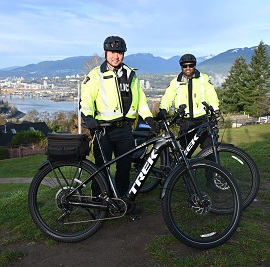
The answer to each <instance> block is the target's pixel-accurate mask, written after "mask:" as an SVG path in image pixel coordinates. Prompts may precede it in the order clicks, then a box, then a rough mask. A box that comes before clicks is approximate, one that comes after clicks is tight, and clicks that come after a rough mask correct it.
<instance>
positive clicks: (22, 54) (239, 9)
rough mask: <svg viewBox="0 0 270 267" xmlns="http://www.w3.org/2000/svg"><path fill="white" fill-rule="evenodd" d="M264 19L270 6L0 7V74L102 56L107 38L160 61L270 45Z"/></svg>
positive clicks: (73, 0) (211, 2) (89, 0)
mask: <svg viewBox="0 0 270 267" xmlns="http://www.w3.org/2000/svg"><path fill="white" fill-rule="evenodd" d="M269 14H270V1H269V0H250V1H247V0H245V1H244V0H234V1H232V0H227V1H222V0H221V1H217V0H207V1H199V0H194V1H182V0H167V1H161V0H137V1H127V0H115V1H109V0H65V1H63V0H16V1H12V2H9V1H1V2H0V28H1V30H0V68H5V67H10V66H25V65H27V64H32V63H38V62H41V61H45V60H58V59H64V58H67V57H72V56H91V55H93V54H98V55H103V48H102V45H103V41H104V39H105V38H106V37H107V36H109V35H119V36H121V37H123V38H124V39H125V40H126V43H127V48H128V51H127V53H126V55H130V54H136V53H151V54H153V55H154V56H160V57H163V58H170V57H172V56H175V55H182V54H184V53H193V54H194V55H195V56H205V55H210V54H214V55H217V54H219V53H222V52H224V51H227V50H228V49H231V48H242V47H252V46H257V45H258V44H259V43H260V41H263V42H264V43H265V44H269V45H270V18H269V17H270V16H269Z"/></svg>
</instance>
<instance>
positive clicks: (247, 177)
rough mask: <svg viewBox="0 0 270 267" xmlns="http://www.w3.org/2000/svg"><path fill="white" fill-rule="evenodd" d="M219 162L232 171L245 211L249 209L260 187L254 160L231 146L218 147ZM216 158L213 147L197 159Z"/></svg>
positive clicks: (205, 150)
mask: <svg viewBox="0 0 270 267" xmlns="http://www.w3.org/2000/svg"><path fill="white" fill-rule="evenodd" d="M217 152H218V162H219V163H220V165H221V166H223V167H224V168H225V169H227V170H228V171H230V173H231V174H232V175H233V178H234V179H235V180H236V182H237V183H238V186H239V188H240V191H241V195H242V199H243V209H245V208H247V207H248V206H249V205H250V204H251V203H252V201H253V200H254V198H255V197H256V195H257V193H258V190H259V186H260V173H259V171H258V168H257V166H256V163H255V162H254V160H253V159H252V158H251V157H250V156H249V155H248V154H247V153H246V152H245V151H244V150H242V149H240V148H238V147H235V146H233V145H230V144H222V143H221V144H220V145H219V146H218V147H217ZM209 156H210V157H211V158H214V152H213V149H212V147H208V148H206V149H204V150H202V151H201V152H200V153H199V154H198V155H197V157H200V158H206V159H207V157H209Z"/></svg>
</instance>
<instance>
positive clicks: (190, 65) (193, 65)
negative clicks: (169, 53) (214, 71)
mask: <svg viewBox="0 0 270 267" xmlns="http://www.w3.org/2000/svg"><path fill="white" fill-rule="evenodd" d="M187 67H189V68H190V69H192V68H194V67H195V64H186V65H182V68H183V69H186V68H187Z"/></svg>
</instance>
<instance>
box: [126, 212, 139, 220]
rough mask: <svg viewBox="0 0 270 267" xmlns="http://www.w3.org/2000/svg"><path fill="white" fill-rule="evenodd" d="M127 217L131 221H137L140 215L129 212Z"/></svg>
mask: <svg viewBox="0 0 270 267" xmlns="http://www.w3.org/2000/svg"><path fill="white" fill-rule="evenodd" d="M128 217H129V219H130V220H132V221H138V220H140V219H141V216H140V215H133V214H130V215H129V216H128Z"/></svg>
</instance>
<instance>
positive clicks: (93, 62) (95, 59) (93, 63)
mask: <svg viewBox="0 0 270 267" xmlns="http://www.w3.org/2000/svg"><path fill="white" fill-rule="evenodd" d="M103 60H104V58H102V57H99V56H98V54H96V53H94V54H93V56H92V57H91V59H90V60H87V61H86V62H85V64H84V65H83V71H84V73H88V72H89V71H90V70H91V69H93V68H95V67H97V66H99V65H100V64H101V63H102V62H103Z"/></svg>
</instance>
